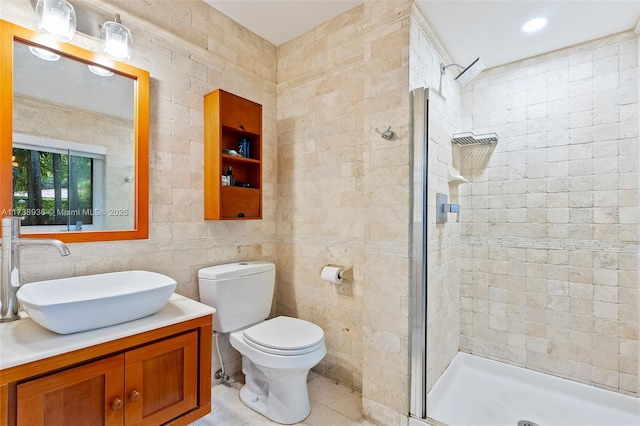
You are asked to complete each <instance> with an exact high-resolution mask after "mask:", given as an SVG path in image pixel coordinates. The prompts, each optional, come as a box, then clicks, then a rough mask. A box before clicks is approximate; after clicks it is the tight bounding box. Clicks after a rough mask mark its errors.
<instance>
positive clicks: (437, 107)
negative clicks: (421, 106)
mask: <svg viewBox="0 0 640 426" xmlns="http://www.w3.org/2000/svg"><path fill="white" fill-rule="evenodd" d="M435 37H436V36H435V35H434V33H433V31H432V30H431V29H430V27H429V24H428V23H427V22H426V20H425V19H424V17H423V16H422V15H421V14H420V13H419V12H418V13H414V15H413V17H412V21H411V43H410V49H411V53H410V57H409V63H410V66H409V80H410V81H411V89H415V88H419V87H427V88H429V89H430V90H429V112H428V117H429V122H428V136H429V139H428V160H427V161H428V165H427V169H426V171H427V195H426V197H427V199H426V201H427V241H426V242H425V248H426V250H427V265H426V267H427V295H428V297H427V305H426V309H427V324H426V326H427V391H428V390H430V389H431V387H432V386H433V384H434V383H435V382H436V381H437V380H438V378H439V377H440V375H441V374H442V373H443V372H444V370H445V369H446V368H447V366H448V365H449V363H450V362H451V360H452V359H453V357H454V356H455V355H456V354H457V353H458V348H459V346H460V320H459V315H460V278H459V274H458V257H459V245H460V224H459V223H456V222H455V217H454V216H453V215H451V216H450V217H449V219H450V220H452V221H453V222H449V223H444V224H443V223H436V218H435V213H436V193H438V192H440V193H444V194H447V195H448V196H449V202H450V203H457V202H458V187H457V185H455V184H451V185H450V184H449V179H448V177H449V170H450V169H451V168H452V167H453V166H454V156H453V151H452V146H451V136H452V134H453V133H456V132H457V131H458V129H459V128H460V99H461V98H460V86H459V85H458V84H457V83H455V82H454V81H453V79H452V78H451V76H450V75H449V74H447V75H446V76H442V78H441V74H440V64H441V63H451V60H450V59H449V58H448V55H447V54H446V52H444V51H443V49H438V48H437V47H436V46H439V43H438V41H437V39H436V38H435ZM417 142H422V141H417Z"/></svg>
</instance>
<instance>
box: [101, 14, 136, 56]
mask: <svg viewBox="0 0 640 426" xmlns="http://www.w3.org/2000/svg"><path fill="white" fill-rule="evenodd" d="M102 48H103V50H104V53H105V54H106V55H108V56H110V57H112V58H113V59H119V60H126V59H131V51H132V50H133V41H132V39H131V31H129V28H127V27H125V26H124V25H122V24H120V23H118V22H113V21H107V22H105V23H104V24H102Z"/></svg>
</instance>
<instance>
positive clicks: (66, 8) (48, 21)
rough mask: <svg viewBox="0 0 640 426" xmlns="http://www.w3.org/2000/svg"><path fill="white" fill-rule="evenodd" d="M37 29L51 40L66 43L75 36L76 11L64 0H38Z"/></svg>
mask: <svg viewBox="0 0 640 426" xmlns="http://www.w3.org/2000/svg"><path fill="white" fill-rule="evenodd" d="M36 15H37V17H38V29H39V30H40V32H41V33H43V34H45V35H48V36H49V37H51V38H52V39H54V40H56V41H61V42H67V41H69V40H71V39H72V38H73V36H74V35H75V34H76V24H77V22H76V11H75V9H74V8H73V6H71V4H70V3H69V2H67V1H65V0H38V3H36Z"/></svg>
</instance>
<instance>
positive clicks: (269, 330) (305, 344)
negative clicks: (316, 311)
mask: <svg viewBox="0 0 640 426" xmlns="http://www.w3.org/2000/svg"><path fill="white" fill-rule="evenodd" d="M243 335H244V338H245V339H246V341H247V343H249V344H251V343H253V345H251V346H255V345H259V346H260V347H262V348H263V349H264V350H265V351H266V352H271V353H283V352H287V351H289V352H297V353H301V352H306V351H301V350H302V349H307V348H312V347H314V346H317V345H319V344H320V343H322V342H323V341H324V331H322V329H321V328H320V327H318V326H317V325H315V324H313V323H310V322H308V321H304V320H301V319H297V318H291V317H284V316H282V317H276V318H273V319H270V320H268V321H265V322H261V323H259V324H256V325H254V326H253V327H249V328H248V329H246V330H244V331H243ZM269 349H274V350H275V351H270V350H269Z"/></svg>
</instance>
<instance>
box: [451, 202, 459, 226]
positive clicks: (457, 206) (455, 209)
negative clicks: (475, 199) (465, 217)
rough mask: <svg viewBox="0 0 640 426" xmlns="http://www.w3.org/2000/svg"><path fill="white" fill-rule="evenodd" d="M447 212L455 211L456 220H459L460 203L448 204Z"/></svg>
mask: <svg viewBox="0 0 640 426" xmlns="http://www.w3.org/2000/svg"><path fill="white" fill-rule="evenodd" d="M449 213H455V214H456V222H460V204H457V203H456V204H449Z"/></svg>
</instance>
